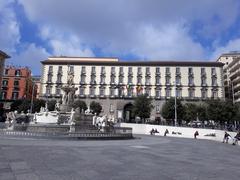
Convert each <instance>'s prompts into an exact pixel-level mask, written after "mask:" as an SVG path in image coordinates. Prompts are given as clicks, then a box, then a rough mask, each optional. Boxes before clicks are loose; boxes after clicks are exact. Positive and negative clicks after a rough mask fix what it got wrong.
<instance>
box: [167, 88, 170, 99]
mask: <svg viewBox="0 0 240 180" xmlns="http://www.w3.org/2000/svg"><path fill="white" fill-rule="evenodd" d="M166 97H167V98H170V97H171V89H166Z"/></svg>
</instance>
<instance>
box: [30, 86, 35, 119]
mask: <svg viewBox="0 0 240 180" xmlns="http://www.w3.org/2000/svg"><path fill="white" fill-rule="evenodd" d="M34 90H35V83H33V86H32V97H31V108H30V113H31V114H32V111H33V96H34Z"/></svg>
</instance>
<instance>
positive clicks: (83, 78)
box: [80, 75, 86, 84]
mask: <svg viewBox="0 0 240 180" xmlns="http://www.w3.org/2000/svg"><path fill="white" fill-rule="evenodd" d="M85 83H86V76H85V75H81V81H80V84H85Z"/></svg>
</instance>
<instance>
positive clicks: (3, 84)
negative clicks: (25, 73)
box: [2, 79, 8, 87]
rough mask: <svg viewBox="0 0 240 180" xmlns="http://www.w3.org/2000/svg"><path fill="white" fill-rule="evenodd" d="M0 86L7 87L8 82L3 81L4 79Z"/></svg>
mask: <svg viewBox="0 0 240 180" xmlns="http://www.w3.org/2000/svg"><path fill="white" fill-rule="evenodd" d="M2 86H3V87H6V86H8V80H5V79H4V80H3V81H2Z"/></svg>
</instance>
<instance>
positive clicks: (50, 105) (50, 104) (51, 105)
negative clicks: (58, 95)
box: [47, 99, 57, 111]
mask: <svg viewBox="0 0 240 180" xmlns="http://www.w3.org/2000/svg"><path fill="white" fill-rule="evenodd" d="M56 103H57V101H56V100H54V99H53V100H50V101H48V102H47V104H48V110H49V111H54V109H55V104H56Z"/></svg>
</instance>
